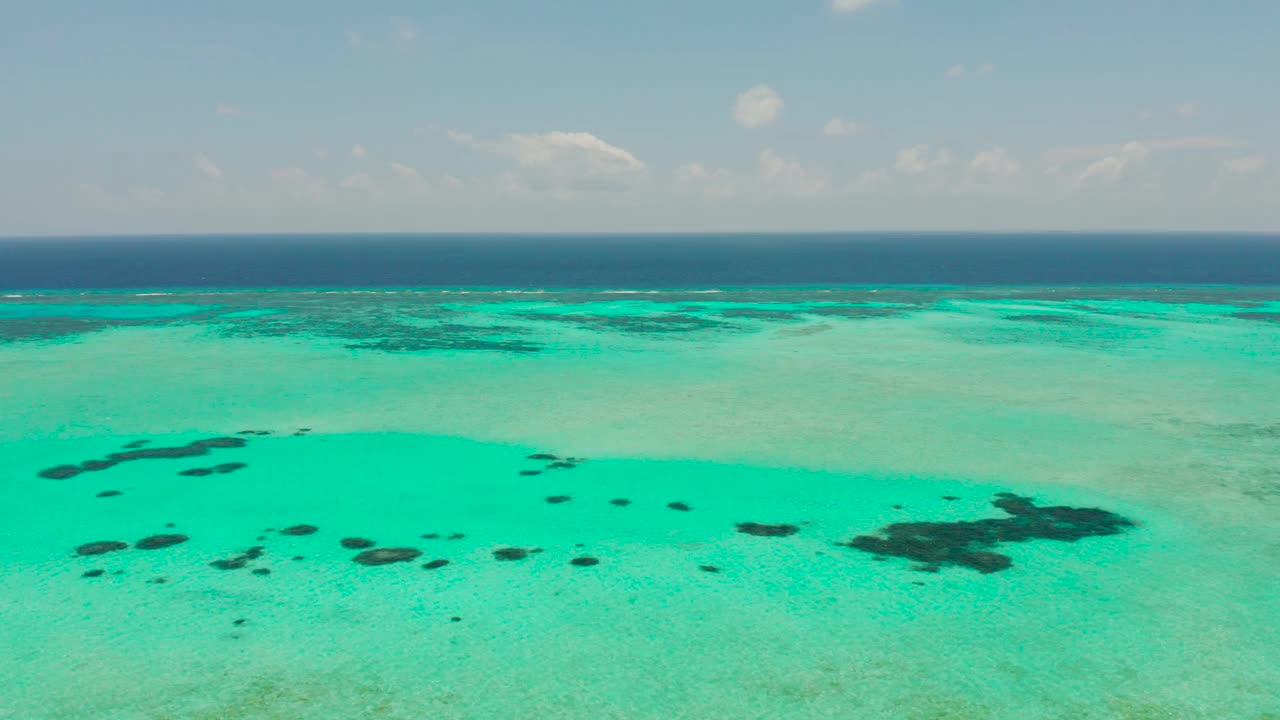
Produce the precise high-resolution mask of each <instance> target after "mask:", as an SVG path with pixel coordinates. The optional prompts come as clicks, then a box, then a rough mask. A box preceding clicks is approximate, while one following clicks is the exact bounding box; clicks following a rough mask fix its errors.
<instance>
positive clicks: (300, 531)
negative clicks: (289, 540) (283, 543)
mask: <svg viewBox="0 0 1280 720" xmlns="http://www.w3.org/2000/svg"><path fill="white" fill-rule="evenodd" d="M319 529H320V528H318V527H316V526H315V525H291V526H289V527H287V528H285V529H283V530H281V531H280V534H281V535H314V534H315V533H316V531H318V530H319Z"/></svg>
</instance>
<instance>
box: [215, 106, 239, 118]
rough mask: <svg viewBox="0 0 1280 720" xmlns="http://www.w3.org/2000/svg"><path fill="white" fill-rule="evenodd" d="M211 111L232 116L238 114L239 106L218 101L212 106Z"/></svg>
mask: <svg viewBox="0 0 1280 720" xmlns="http://www.w3.org/2000/svg"><path fill="white" fill-rule="evenodd" d="M213 111H214V112H216V113H218V114H219V115H223V116H225V117H233V116H235V115H239V114H240V108H238V107H236V106H235V105H228V104H227V103H218V104H217V105H215V106H214V108H213Z"/></svg>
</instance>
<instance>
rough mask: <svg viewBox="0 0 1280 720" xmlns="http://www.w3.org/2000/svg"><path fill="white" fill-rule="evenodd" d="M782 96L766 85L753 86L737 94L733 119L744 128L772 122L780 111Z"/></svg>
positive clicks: (762, 125)
mask: <svg viewBox="0 0 1280 720" xmlns="http://www.w3.org/2000/svg"><path fill="white" fill-rule="evenodd" d="M782 105H783V103H782V98H781V97H780V96H779V95H778V93H777V92H776V91H775V90H774V89H773V88H771V87H769V86H768V85H756V86H755V87H753V88H751V89H749V90H747V91H745V92H743V93H741V94H739V95H738V99H737V101H736V102H735V103H734V104H733V119H734V120H736V121H738V124H739V125H741V126H743V127H746V128H758V127H764V126H765V125H769V124H772V123H773V121H774V120H777V119H778V114H779V113H781V112H782Z"/></svg>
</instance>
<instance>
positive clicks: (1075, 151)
mask: <svg viewBox="0 0 1280 720" xmlns="http://www.w3.org/2000/svg"><path fill="white" fill-rule="evenodd" d="M1133 145H1141V146H1142V147H1144V148H1145V149H1146V150H1147V152H1150V153H1165V152H1194V151H1204V150H1227V149H1230V148H1236V147H1240V146H1242V145H1244V142H1243V141H1241V140H1239V139H1237V138H1232V137H1224V136H1221V135H1200V136H1194V137H1174V138H1159V139H1155V140H1143V141H1132V142H1128V143H1113V144H1108V145H1074V146H1069V147H1059V148H1051V149H1049V150H1046V151H1045V152H1044V153H1043V154H1042V156H1041V157H1042V159H1043V160H1044V162H1045V164H1046V165H1050V166H1053V165H1065V164H1069V163H1072V162H1092V161H1093V160H1097V159H1100V158H1104V157H1107V156H1112V155H1120V154H1123V153H1124V152H1125V149H1126V148H1129V147H1131V146H1133Z"/></svg>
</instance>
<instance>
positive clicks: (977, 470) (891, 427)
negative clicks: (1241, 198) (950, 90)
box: [0, 234, 1280, 720]
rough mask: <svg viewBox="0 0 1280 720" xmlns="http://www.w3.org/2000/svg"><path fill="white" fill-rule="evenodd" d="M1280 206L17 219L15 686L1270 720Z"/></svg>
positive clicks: (310, 700) (47, 696)
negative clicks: (302, 228) (686, 219)
mask: <svg viewBox="0 0 1280 720" xmlns="http://www.w3.org/2000/svg"><path fill="white" fill-rule="evenodd" d="M1277 358H1280V238H1278V237H1275V236H1265V235H1256V236H1246V235H1221V236H1215V235H1156V234H1150V235H1070V234H1059V235H1041V236H1016V235H998V236H988V235H960V234H951V235H943V234H939V235H884V236H878V235H856V236H834V235H825V236H797V237H783V236H764V235H744V236H728V235H726V236H712V237H693V236H645V237H640V236H601V237H587V236H571V237H552V236H424V237H416V236H359V237H352V236H342V237H339V236H335V237H301V236H288V237H283V236H282V237H270V236H263V237H229V238H214V237H183V238H177V237H175V238H83V239H70V238H46V239H34V238H33V239H10V240H0V410H3V415H2V417H3V422H0V491H2V492H3V497H4V500H5V503H4V505H5V511H4V513H3V515H0V517H3V522H0V579H3V584H4V592H3V593H0V647H2V648H4V649H5V652H4V653H0V677H3V678H5V682H4V683H2V684H0V718H13V719H14V720H72V719H74V720H82V719H86V720H171V719H173V720H176V719H182V720H188V719H191V720H206V719H207V720H213V719H215V718H216V719H218V720H247V719H253V720H283V719H295V718H296V719H303V718H306V719H308V720H311V719H314V718H334V719H335V720H363V719H366V718H367V719H370V720H383V719H387V720H420V719H421V718H442V719H453V718H458V719H463V718H467V719H472V718H475V719H488V718H503V719H507V718H511V719H524V718H528V719H535V718H536V719H538V720H543V719H550V718H590V719H592V720H594V719H597V718H617V719H619V720H633V719H635V720H647V719H650V718H654V719H657V718H661V719H663V720H675V719H680V720H684V719H688V720H703V719H717V720H718V719H720V718H724V719H726V720H728V719H734V720H737V719H740V718H788V719H790V718H797V719H808V718H824V719H839V720H845V719H848V720H1006V719H1008V720H1113V719H1114V720H1228V719H1229V720H1276V719H1277V718H1280V690H1278V688H1280V624H1278V623H1277V620H1278V619H1280V411H1278V410H1277V408H1276V402H1275V398H1277V397H1280V364H1278V363H1277Z"/></svg>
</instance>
